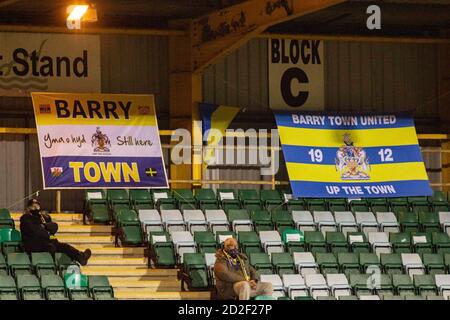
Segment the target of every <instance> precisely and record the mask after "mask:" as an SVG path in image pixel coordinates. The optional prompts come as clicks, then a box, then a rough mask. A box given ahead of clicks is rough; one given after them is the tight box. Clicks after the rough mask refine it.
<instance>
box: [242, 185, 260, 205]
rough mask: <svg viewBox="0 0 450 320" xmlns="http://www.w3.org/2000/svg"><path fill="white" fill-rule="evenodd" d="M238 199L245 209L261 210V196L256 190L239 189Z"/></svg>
mask: <svg viewBox="0 0 450 320" xmlns="http://www.w3.org/2000/svg"><path fill="white" fill-rule="evenodd" d="M238 198H239V201H240V202H241V203H242V205H243V207H244V208H247V209H261V201H260V198H259V194H258V192H257V191H256V190H255V189H239V190H238Z"/></svg>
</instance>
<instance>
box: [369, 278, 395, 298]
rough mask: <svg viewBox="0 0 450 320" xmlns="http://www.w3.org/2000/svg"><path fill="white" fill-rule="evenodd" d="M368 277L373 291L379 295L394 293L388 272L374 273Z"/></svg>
mask: <svg viewBox="0 0 450 320" xmlns="http://www.w3.org/2000/svg"><path fill="white" fill-rule="evenodd" d="M372 275H373V276H372V277H371V278H370V280H371V283H372V286H373V288H375V293H376V294H378V296H379V297H383V296H386V295H393V294H394V286H393V285H392V278H391V275H389V274H381V273H375V274H372Z"/></svg>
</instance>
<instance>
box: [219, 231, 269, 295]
mask: <svg viewBox="0 0 450 320" xmlns="http://www.w3.org/2000/svg"><path fill="white" fill-rule="evenodd" d="M214 274H215V276H216V288H217V294H218V298H219V299H222V300H232V299H236V298H239V300H249V299H250V297H256V296H260V295H264V296H271V295H272V293H273V289H272V284H271V283H268V282H260V281H259V274H258V272H257V271H256V270H255V268H253V267H252V266H251V265H250V264H249V263H248V258H247V256H246V255H244V254H242V253H240V252H239V250H238V244H237V241H236V240H235V239H234V238H228V239H227V240H225V241H224V244H223V249H219V250H217V252H216V263H215V264H214Z"/></svg>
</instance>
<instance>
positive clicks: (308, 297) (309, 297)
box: [294, 296, 314, 301]
mask: <svg viewBox="0 0 450 320" xmlns="http://www.w3.org/2000/svg"><path fill="white" fill-rule="evenodd" d="M294 300H305V301H309V300H314V298H313V297H312V296H295V297H294Z"/></svg>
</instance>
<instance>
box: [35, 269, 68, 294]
mask: <svg viewBox="0 0 450 320" xmlns="http://www.w3.org/2000/svg"><path fill="white" fill-rule="evenodd" d="M41 288H42V291H43V294H44V297H45V299H47V300H68V298H67V295H66V289H65V287H64V283H63V280H62V278H61V277H60V276H59V275H56V274H44V275H42V277H41Z"/></svg>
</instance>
